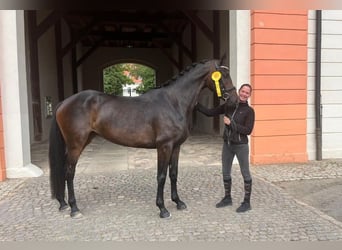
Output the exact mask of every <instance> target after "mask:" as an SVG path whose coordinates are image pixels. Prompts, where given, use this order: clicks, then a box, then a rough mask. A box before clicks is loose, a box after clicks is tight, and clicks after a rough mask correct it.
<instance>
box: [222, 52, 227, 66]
mask: <svg viewBox="0 0 342 250" xmlns="http://www.w3.org/2000/svg"><path fill="white" fill-rule="evenodd" d="M222 65H227V53H226V52H225V53H224V54H223V56H222V57H221V60H220V66H222Z"/></svg>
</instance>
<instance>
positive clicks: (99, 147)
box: [0, 135, 342, 241]
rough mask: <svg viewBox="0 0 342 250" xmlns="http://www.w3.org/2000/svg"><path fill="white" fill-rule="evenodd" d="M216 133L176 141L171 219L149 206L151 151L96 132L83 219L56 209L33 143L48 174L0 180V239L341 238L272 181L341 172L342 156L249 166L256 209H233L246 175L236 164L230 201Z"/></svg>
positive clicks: (83, 191)
mask: <svg viewBox="0 0 342 250" xmlns="http://www.w3.org/2000/svg"><path fill="white" fill-rule="evenodd" d="M221 145H222V139H221V137H220V136H209V135H197V136H191V137H189V139H188V140H187V141H186V142H185V144H184V145H183V146H182V148H181V154H180V162H179V178H178V192H179V195H180V198H181V199H182V200H183V201H184V202H185V203H186V204H187V206H188V208H187V209H186V210H183V211H178V210H177V209H176V205H175V204H174V203H173V202H172V201H171V200H170V182H169V180H167V182H166V185H165V205H166V207H167V208H168V210H169V211H170V212H171V214H172V217H171V218H170V219H160V218H159V209H158V208H157V207H156V205H155V196H156V188H157V181H156V151H155V150H150V149H135V148H126V147H121V146H118V145H115V144H111V143H108V142H106V141H104V140H102V139H100V138H97V139H96V140H94V142H93V143H92V144H90V145H89V146H88V147H87V148H86V149H85V151H84V153H83V154H82V156H81V158H80V161H79V165H78V166H77V169H76V178H75V190H76V197H77V201H78V206H79V208H80V209H81V211H82V213H83V215H84V216H83V217H82V218H81V219H71V218H70V216H69V212H68V211H65V212H59V211H58V204H57V202H56V201H55V200H52V199H51V198H50V187H49V177H48V175H49V171H48V164H47V145H46V144H38V145H34V146H33V148H32V149H33V155H32V161H33V163H34V164H36V165H38V166H40V167H41V168H42V169H43V171H44V175H43V176H41V177H38V178H27V179H10V180H7V181H5V182H2V183H0V241H24V240H25V241H29V240H38V241H71V240H84V241H94V240H101V241H103V240H112V241H318V240H323V241H341V240H342V223H341V222H339V221H337V220H335V219H333V218H332V217H329V216H328V215H326V214H324V213H322V212H320V211H319V210H318V209H315V208H313V207H311V206H309V205H307V204H305V203H303V202H298V201H297V200H295V199H293V198H292V196H290V195H289V194H288V193H286V192H285V191H284V190H283V189H282V188H280V187H278V186H276V185H275V184H274V182H277V181H284V180H296V179H310V178H336V177H341V176H342V161H337V160H336V161H333V160H331V161H322V162H309V163H307V164H286V165H268V166H252V168H251V169H252V174H253V177H254V179H253V181H254V182H253V183H254V185H253V193H252V208H253V209H252V210H250V211H248V212H246V213H242V214H238V213H236V212H235V209H236V208H237V206H238V205H239V204H240V202H241V200H242V198H243V181H242V177H241V175H240V172H239V167H238V165H235V166H233V188H232V197H233V206H232V207H226V208H220V209H217V208H215V204H216V202H218V201H219V200H220V199H221V197H222V195H223V187H222V179H221V178H222V177H221V164H220V158H221Z"/></svg>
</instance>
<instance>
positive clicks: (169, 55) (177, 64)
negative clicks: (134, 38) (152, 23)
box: [152, 41, 182, 71]
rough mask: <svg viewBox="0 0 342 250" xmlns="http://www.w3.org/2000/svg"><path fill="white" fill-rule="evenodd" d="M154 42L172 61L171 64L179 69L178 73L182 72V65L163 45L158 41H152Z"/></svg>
mask: <svg viewBox="0 0 342 250" xmlns="http://www.w3.org/2000/svg"><path fill="white" fill-rule="evenodd" d="M152 42H153V44H154V45H156V46H157V47H158V48H159V49H160V50H161V51H162V52H163V53H164V54H165V55H166V57H167V58H168V59H169V60H170V62H171V63H172V64H173V65H175V66H176V67H177V69H178V71H181V70H182V67H181V65H180V64H179V63H178V62H177V61H176V60H175V59H174V58H173V57H172V55H171V54H170V53H169V52H168V51H167V50H166V49H165V48H164V47H163V46H162V45H161V44H159V43H158V42H157V41H152Z"/></svg>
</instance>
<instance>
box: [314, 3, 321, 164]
mask: <svg viewBox="0 0 342 250" xmlns="http://www.w3.org/2000/svg"><path fill="white" fill-rule="evenodd" d="M321 39H322V10H316V46H315V47H316V51H315V52H316V55H315V59H316V60H315V118H316V160H318V161H321V160H322V104H321V49H322V43H321V42H322V41H321Z"/></svg>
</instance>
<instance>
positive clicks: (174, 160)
mask: <svg viewBox="0 0 342 250" xmlns="http://www.w3.org/2000/svg"><path fill="white" fill-rule="evenodd" d="M179 151H180V146H179V147H176V148H174V149H173V152H172V155H171V162H170V170H169V171H170V172H169V176H170V181H171V199H172V201H174V202H175V203H176V204H177V209H179V210H183V209H186V205H185V203H184V202H183V201H181V200H180V199H179V196H178V192H177V178H178V159H179Z"/></svg>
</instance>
